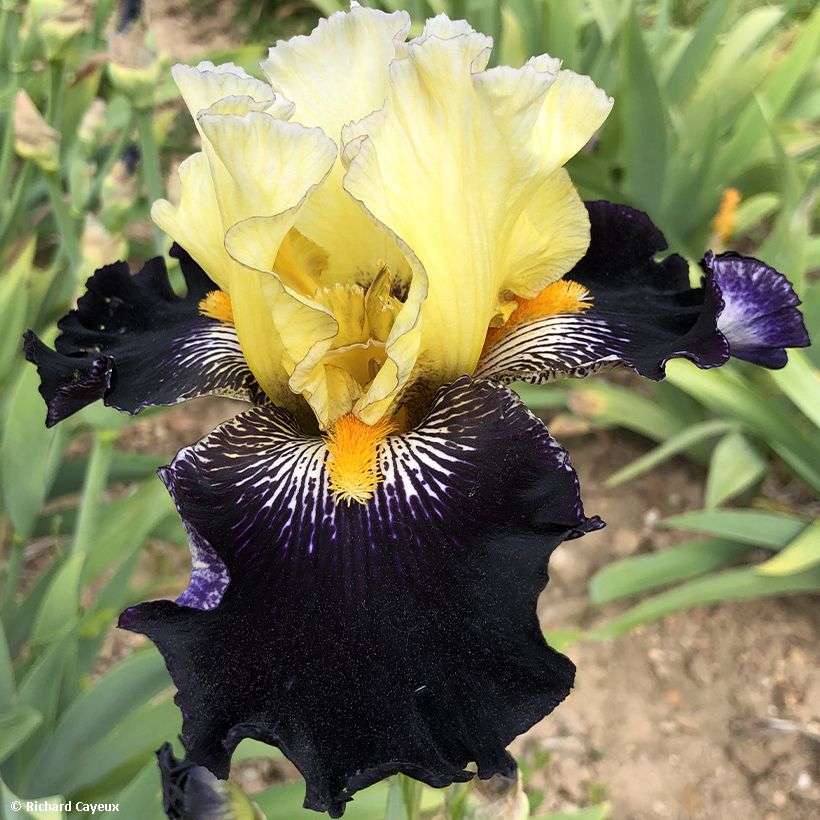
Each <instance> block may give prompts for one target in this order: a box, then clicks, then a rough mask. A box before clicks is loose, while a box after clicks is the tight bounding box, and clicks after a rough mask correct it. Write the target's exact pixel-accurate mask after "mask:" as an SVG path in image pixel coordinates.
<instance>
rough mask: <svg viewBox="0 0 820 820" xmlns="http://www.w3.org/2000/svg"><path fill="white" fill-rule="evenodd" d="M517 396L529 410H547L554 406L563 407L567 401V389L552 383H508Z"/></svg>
mask: <svg viewBox="0 0 820 820" xmlns="http://www.w3.org/2000/svg"><path fill="white" fill-rule="evenodd" d="M510 389H512V390H515V392H516V393H517V394H518V397H519V398H520V399H521V401H523V402H524V404H526V405H527V407H529V408H530V410H536V411H537V410H547V409H552V408H554V407H564V406H565V405H566V402H567V391H566V390H562V389H561V388H560V387H553V386H552V385H536V384H526V383H524V382H515V383H514V384H512V385H510Z"/></svg>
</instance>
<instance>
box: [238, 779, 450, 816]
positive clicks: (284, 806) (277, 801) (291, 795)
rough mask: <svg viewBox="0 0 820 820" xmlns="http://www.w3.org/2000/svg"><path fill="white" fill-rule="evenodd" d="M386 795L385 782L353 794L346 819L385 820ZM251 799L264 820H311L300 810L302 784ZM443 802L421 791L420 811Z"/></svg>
mask: <svg viewBox="0 0 820 820" xmlns="http://www.w3.org/2000/svg"><path fill="white" fill-rule="evenodd" d="M387 793H388V784H387V781H385V780H382V781H381V782H380V783H376V784H374V785H373V786H370V787H368V788H367V789H364V790H363V791H360V792H357V794H356V796H355V797H354V798H353V800H352V801H351V802H349V803H348V804H347V805H346V807H345V818H346V820H385V813H384V807H385V803H386V801H387ZM251 797H252V799H253V801H254V803H256V805H257V806H259V808H260V809H261V810H262V811H263V812H264V814H265V817H266V818H267V820H314V818H315V814H316V812H313V811H310V810H308V809H304V808H302V802H303V801H304V799H305V784H304V783H302V782H299V783H285V784H284V785H281V786H271V787H269V788H267V789H265V790H264V791H262V792H259V793H258V794H253V795H251ZM443 799H444V795H443V792H442V790H441V789H428V788H423V790H422V795H421V810H422V812H433V811H435V810H436V809H437V808H438V807H439V806H441V803H442V801H443Z"/></svg>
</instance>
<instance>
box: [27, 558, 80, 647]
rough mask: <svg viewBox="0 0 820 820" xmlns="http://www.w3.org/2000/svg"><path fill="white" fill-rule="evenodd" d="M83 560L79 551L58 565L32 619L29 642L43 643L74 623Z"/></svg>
mask: <svg viewBox="0 0 820 820" xmlns="http://www.w3.org/2000/svg"><path fill="white" fill-rule="evenodd" d="M84 561H85V554H84V553H81V552H80V553H76V554H74V555H69V556H68V557H67V558H66V559H65V561H63V562H62V564H61V565H60V568H59V570H58V571H57V574H56V575H55V576H54V578H53V579H52V581H51V583H50V584H49V585H48V591H47V592H46V594H45V595H44V596H43V599H42V602H41V604H40V607H39V609H38V610H37V615H36V617H35V618H34V626H33V628H32V630H31V640H32V641H33V642H35V643H47V642H48V641H51V640H54V639H55V638H57V637H58V636H60V635H62V634H65V632H66V631H69V630H71V629H72V628H73V627H74V626H76V624H77V621H78V617H79V608H80V574H81V573H82V570H83V562H84Z"/></svg>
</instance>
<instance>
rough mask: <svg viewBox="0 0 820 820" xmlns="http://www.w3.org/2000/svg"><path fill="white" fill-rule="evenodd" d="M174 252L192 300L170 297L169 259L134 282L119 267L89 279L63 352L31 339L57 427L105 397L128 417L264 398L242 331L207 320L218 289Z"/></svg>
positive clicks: (66, 326) (31, 354)
mask: <svg viewBox="0 0 820 820" xmlns="http://www.w3.org/2000/svg"><path fill="white" fill-rule="evenodd" d="M172 254H173V255H175V256H177V257H178V258H179V260H180V264H181V267H182V272H183V275H184V277H185V282H186V285H187V288H188V291H187V293H186V295H185V296H183V297H179V296H177V295H176V294H175V293H174V291H173V290H172V289H171V285H170V282H169V281H168V273H167V271H166V269H165V262H164V261H163V260H162V258H160V257H157V258H155V259H151V260H150V261H148V262H146V263H145V265H144V267H143V268H142V270H140V271H139V272H138V273H136V274H133V275H132V274H131V272H130V271H129V269H128V265H127V264H126V263H125V262H117V263H115V264H113V265H107V266H105V267H104V268H100V270H98V271H97V272H96V273H95V274H94V275H93V276H92V277H91V278H90V279H89V280H88V282H87V291H86V293H85V294H84V295H83V296H82V297H81V298H80V300H79V302H78V303H77V308H76V310H72V311H71V312H70V313H69V314H68V315H66V316H65V317H63V319H61V320H60V322H59V323H58V327H59V329H60V331H61V333H60V335H59V336H58V337H57V341H56V343H55V347H56V351H55V350H51V349H50V348H49V347H47V346H46V345H45V344H43V342H41V341H40V340H39V339H38V338H37V336H35V334H34V333H32V332H31V331H28V332H27V333H26V334H25V337H24V340H25V341H24V349H25V353H26V358H27V359H28V360H29V361H31V362H34V364H36V365H37V370H38V372H39V374H40V381H41V385H40V393H41V394H42V396H43V398H44V399H45V401H46V404H47V405H48V415H47V418H46V424H47V425H48V426H49V427H51V426H52V425H54V424H56V423H57V422H58V421H62V419H64V418H66V417H67V416H70V415H71V414H72V413H75V412H76V411H77V410H80V409H82V408H83V407H85V406H86V405H87V404H90V403H91V402H93V401H96V400H97V399H102V400H103V402H104V403H105V404H107V405H109V406H111V407H115V408H117V409H118V410H123V411H125V412H127V413H138V412H139V411H140V410H142V409H143V408H145V407H149V406H152V405H161V404H176V403H177V402H180V401H184V400H186V399H191V398H195V397H196V396H202V395H207V394H216V395H224V396H230V397H233V398H239V399H244V400H247V401H251V400H260V401H261V400H262V398H263V394H262V393H261V390H260V389H259V387H258V385H257V384H256V380H255V379H254V378H253V376H252V375H251V373H250V371H249V370H248V366H247V364H246V363H245V359H244V357H243V355H242V352H241V350H240V347H239V342H238V340H237V338H236V331H235V329H234V327H233V325H230V324H226V323H224V322H219V321H217V320H216V319H211V318H208V317H206V316H202V315H200V313H199V310H198V305H199V302H200V300H201V299H202V298H203V297H204V296H205V294H206V293H208V292H209V291H212V290H216V285H215V284H214V283H213V282H212V281H211V280H210V279H209V278H208V277H207V275H206V274H205V272H204V271H203V270H202V269H201V268H200V267H199V266H198V265H197V264H196V263H195V262H194V261H193V260H192V259H191V258H190V257H189V256H188V254H187V253H185V251H183V250H182V249H181V248H179V247H177V246H175V247H174V249H173V250H172Z"/></svg>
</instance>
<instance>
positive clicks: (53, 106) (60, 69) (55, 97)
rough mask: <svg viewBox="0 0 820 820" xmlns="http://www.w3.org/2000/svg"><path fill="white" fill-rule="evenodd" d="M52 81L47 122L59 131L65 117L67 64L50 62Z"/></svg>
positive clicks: (57, 61)
mask: <svg viewBox="0 0 820 820" xmlns="http://www.w3.org/2000/svg"><path fill="white" fill-rule="evenodd" d="M48 71H49V78H50V80H51V82H50V84H49V91H48V105H47V107H46V122H47V123H48V124H49V125H50V126H51V127H52V128H54V129H56V130H57V131H59V130H60V123H61V121H62V117H63V78H64V76H65V63H63V61H62V60H50V61H49V64H48Z"/></svg>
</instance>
